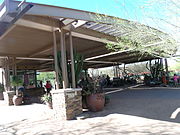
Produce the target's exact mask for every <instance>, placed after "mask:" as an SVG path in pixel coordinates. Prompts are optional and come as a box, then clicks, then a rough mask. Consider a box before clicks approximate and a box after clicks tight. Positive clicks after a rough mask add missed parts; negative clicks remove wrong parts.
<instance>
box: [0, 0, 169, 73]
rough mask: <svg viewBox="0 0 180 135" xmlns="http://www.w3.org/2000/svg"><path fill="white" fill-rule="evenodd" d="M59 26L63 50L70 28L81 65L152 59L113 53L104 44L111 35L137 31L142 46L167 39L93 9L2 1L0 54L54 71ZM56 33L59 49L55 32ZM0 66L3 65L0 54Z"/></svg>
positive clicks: (27, 66) (131, 34)
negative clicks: (54, 53)
mask: <svg viewBox="0 0 180 135" xmlns="http://www.w3.org/2000/svg"><path fill="white" fill-rule="evenodd" d="M18 7H21V8H18ZM115 19H118V20H119V21H120V22H121V23H119V24H118V26H117V27H114V25H112V24H113V22H114V20H115ZM60 29H61V30H62V29H63V30H64V31H67V33H66V37H65V39H66V48H67V54H69V39H68V38H69V37H68V35H69V33H68V31H72V36H73V46H74V50H75V51H76V52H78V53H80V54H82V55H83V56H84V58H85V63H86V67H90V68H99V67H106V66H112V65H115V64H121V63H126V64H127V63H134V62H138V61H145V60H151V59H154V58H156V57H154V56H150V55H148V56H144V57H142V56H140V55H139V54H138V53H137V52H132V51H128V50H127V51H122V52H114V53H112V52H111V51H110V50H108V49H107V48H106V43H107V41H108V42H112V43H115V42H116V37H123V36H128V37H129V38H130V39H132V40H134V37H135V35H136V38H138V39H139V40H140V42H142V43H143V44H144V45H159V44H161V43H163V42H164V41H163V40H164V39H171V37H169V36H168V35H167V34H165V33H163V32H160V31H158V30H156V29H153V28H151V27H148V26H145V25H141V24H139V23H136V22H132V21H128V20H124V19H120V18H115V17H111V16H106V19H104V18H103V19H100V20H98V18H97V14H96V13H92V12H86V11H81V10H74V9H69V8H63V7H55V6H49V5H41V4H34V3H24V2H22V3H21V2H17V1H11V0H6V1H5V2H4V3H3V4H2V5H1V6H0V36H1V37H0V56H1V58H5V57H7V56H10V57H16V59H19V60H17V67H18V68H19V69H38V70H53V31H54V30H60ZM154 33H158V36H157V34H154ZM137 35H138V37H137ZM56 36H57V43H58V48H59V50H60V45H59V44H60V43H59V42H60V41H59V40H60V34H59V32H58V31H57V32H56ZM0 66H1V67H2V66H4V63H3V60H2V59H1V60H0Z"/></svg>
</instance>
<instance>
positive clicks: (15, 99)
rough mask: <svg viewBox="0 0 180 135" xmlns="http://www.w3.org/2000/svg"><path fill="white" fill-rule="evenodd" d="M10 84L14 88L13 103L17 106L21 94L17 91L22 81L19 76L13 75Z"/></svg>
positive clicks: (20, 102) (21, 97) (21, 98)
mask: <svg viewBox="0 0 180 135" xmlns="http://www.w3.org/2000/svg"><path fill="white" fill-rule="evenodd" d="M11 85H12V86H14V87H15V90H16V95H14V96H13V103H14V105H16V106H17V105H20V104H22V100H23V94H22V92H19V91H18V87H19V86H22V85H23V81H22V80H21V78H20V77H19V76H13V77H12V81H11Z"/></svg>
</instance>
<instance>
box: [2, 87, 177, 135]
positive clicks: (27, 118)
mask: <svg viewBox="0 0 180 135" xmlns="http://www.w3.org/2000/svg"><path fill="white" fill-rule="evenodd" d="M144 89H146V90H144ZM109 96H110V98H111V102H110V104H109V105H107V106H106V108H105V109H104V111H102V112H98V113H91V116H92V118H88V119H85V120H72V121H58V120H55V119H53V118H52V112H51V110H49V109H47V108H46V106H44V105H40V104H33V105H28V106H19V107H6V106H3V105H2V103H1V105H0V110H1V111H0V135H83V134H85V135H114V134H117V135H123V134H125V135H178V134H180V128H179V127H180V115H179V114H178V112H176V113H174V114H175V115H176V116H175V117H174V118H175V119H171V118H170V117H171V115H172V114H173V112H174V111H175V110H178V108H179V107H180V90H179V89H170V88H163V89H162V88H153V89H151V88H143V89H141V88H138V89H130V90H126V91H120V92H117V93H112V94H110V95H109ZM4 108H5V110H4ZM16 114H18V115H17V116H16ZM21 114H23V115H21ZM47 114H50V115H47ZM11 115H14V116H11ZM8 116H10V117H11V118H12V119H10V120H9V121H8V120H6V118H7V117H8Z"/></svg>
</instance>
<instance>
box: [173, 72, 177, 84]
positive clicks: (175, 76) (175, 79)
mask: <svg viewBox="0 0 180 135" xmlns="http://www.w3.org/2000/svg"><path fill="white" fill-rule="evenodd" d="M173 80H174V86H175V87H177V86H178V76H177V75H176V74H174V77H173Z"/></svg>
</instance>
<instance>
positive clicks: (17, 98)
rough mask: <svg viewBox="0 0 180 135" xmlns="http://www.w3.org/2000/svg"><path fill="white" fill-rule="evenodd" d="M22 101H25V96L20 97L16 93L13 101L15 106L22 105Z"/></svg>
mask: <svg viewBox="0 0 180 135" xmlns="http://www.w3.org/2000/svg"><path fill="white" fill-rule="evenodd" d="M22 101H23V98H22V97H18V96H16V95H14V97H13V103H14V105H15V106H17V105H21V104H22Z"/></svg>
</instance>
